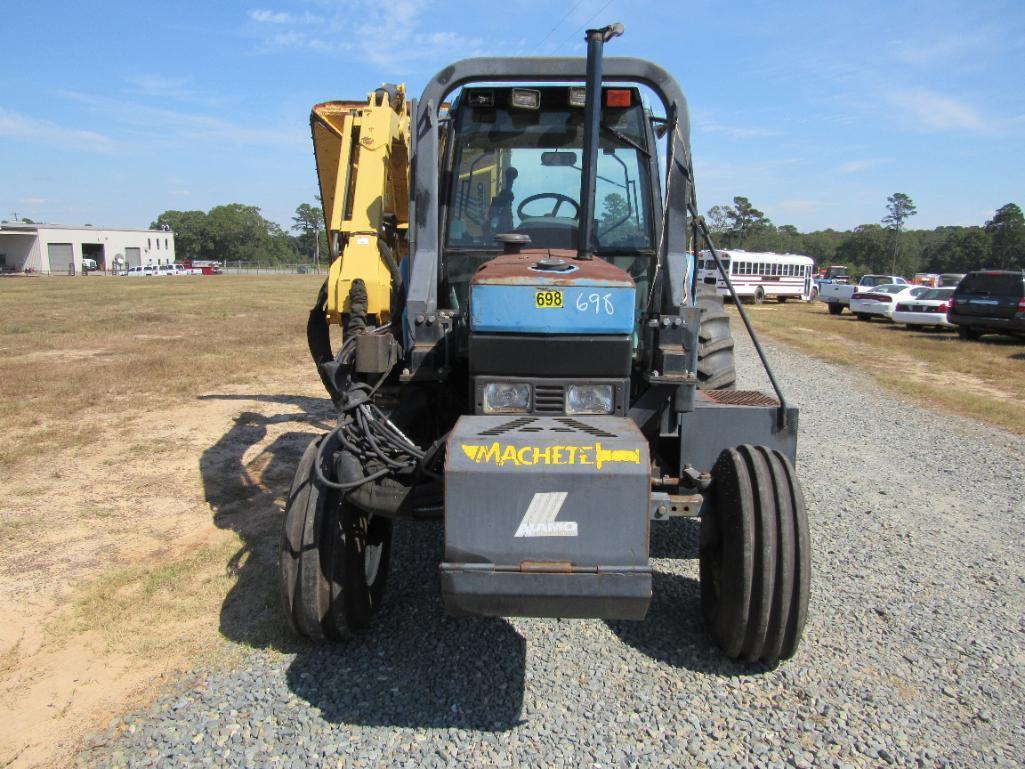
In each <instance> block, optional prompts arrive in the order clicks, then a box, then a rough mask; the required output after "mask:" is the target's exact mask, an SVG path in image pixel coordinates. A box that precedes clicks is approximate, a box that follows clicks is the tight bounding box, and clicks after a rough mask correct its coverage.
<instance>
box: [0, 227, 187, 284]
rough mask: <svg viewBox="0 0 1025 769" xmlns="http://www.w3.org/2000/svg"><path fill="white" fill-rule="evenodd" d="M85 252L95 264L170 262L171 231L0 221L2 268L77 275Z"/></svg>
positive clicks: (105, 266) (116, 266) (108, 266)
mask: <svg viewBox="0 0 1025 769" xmlns="http://www.w3.org/2000/svg"><path fill="white" fill-rule="evenodd" d="M83 258H84V259H92V260H93V261H95V262H96V266H97V268H98V269H99V270H115V269H120V268H124V267H125V266H128V267H134V266H139V265H143V266H144V265H147V264H173V263H174V233H173V232H170V231H167V230H118V229H105V228H102V227H91V226H86V227H70V226H67V225H63V224H27V223H25V222H0V272H24V271H25V270H29V271H30V272H39V273H43V274H49V275H71V274H74V275H81V274H82V259H83Z"/></svg>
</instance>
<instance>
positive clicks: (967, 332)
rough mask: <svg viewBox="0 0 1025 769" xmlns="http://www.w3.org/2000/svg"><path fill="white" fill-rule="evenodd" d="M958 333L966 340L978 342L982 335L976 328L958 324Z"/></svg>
mask: <svg viewBox="0 0 1025 769" xmlns="http://www.w3.org/2000/svg"><path fill="white" fill-rule="evenodd" d="M957 335H958V337H959V338H960V339H963V340H965V341H966V342H977V341H979V337H981V336H982V334H980V333H979V332H978V331H976V330H975V329H974V328H968V326H958V327H957Z"/></svg>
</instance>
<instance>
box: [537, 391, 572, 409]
mask: <svg viewBox="0 0 1025 769" xmlns="http://www.w3.org/2000/svg"><path fill="white" fill-rule="evenodd" d="M565 410H566V400H565V388H564V387H563V386H562V385H536V386H535V387H534V413H535V414H562V413H565Z"/></svg>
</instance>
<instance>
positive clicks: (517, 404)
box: [484, 382, 530, 414]
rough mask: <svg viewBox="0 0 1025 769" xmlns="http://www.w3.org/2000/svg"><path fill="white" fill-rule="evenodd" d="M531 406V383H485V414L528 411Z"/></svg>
mask: <svg viewBox="0 0 1025 769" xmlns="http://www.w3.org/2000/svg"><path fill="white" fill-rule="evenodd" d="M529 406H530V385H528V384H511V383H507V382H491V383H490V384H486V385H484V413H485V414H510V413H511V414H518V413H524V414H525V413H526V412H527V408H528V407H529Z"/></svg>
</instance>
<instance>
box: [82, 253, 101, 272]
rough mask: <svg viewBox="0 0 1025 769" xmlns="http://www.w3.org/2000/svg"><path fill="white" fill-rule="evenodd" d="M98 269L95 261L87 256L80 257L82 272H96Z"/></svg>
mask: <svg viewBox="0 0 1025 769" xmlns="http://www.w3.org/2000/svg"><path fill="white" fill-rule="evenodd" d="M99 269H100V266H99V265H98V264H97V263H96V260H95V259H90V258H89V257H87V256H83V257H82V272H83V273H88V272H96V271H97V270H99Z"/></svg>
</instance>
